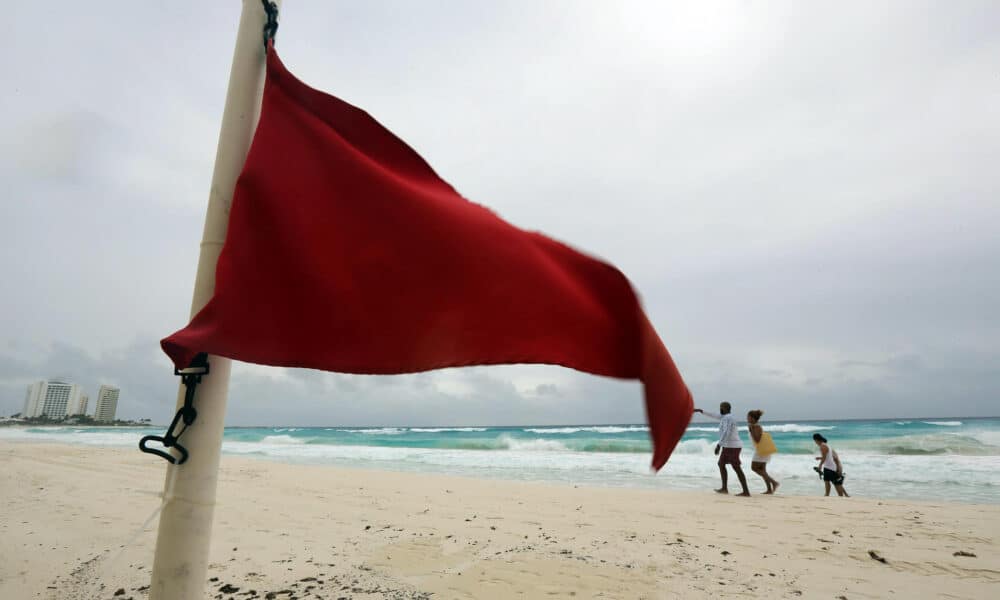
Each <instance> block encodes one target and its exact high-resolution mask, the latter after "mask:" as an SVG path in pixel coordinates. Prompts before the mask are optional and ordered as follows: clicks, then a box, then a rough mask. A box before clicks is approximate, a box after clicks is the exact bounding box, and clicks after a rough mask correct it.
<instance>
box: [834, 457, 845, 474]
mask: <svg viewBox="0 0 1000 600" xmlns="http://www.w3.org/2000/svg"><path fill="white" fill-rule="evenodd" d="M833 462H835V463H837V475H843V474H844V467H843V465H841V464H840V457H839V456H837V453H836V452H834V453H833Z"/></svg>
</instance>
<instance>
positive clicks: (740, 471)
mask: <svg viewBox="0 0 1000 600" xmlns="http://www.w3.org/2000/svg"><path fill="white" fill-rule="evenodd" d="M733 470H734V471H736V476H737V477H739V479H740V485H742V486H743V493H742V494H736V495H737V496H749V495H750V488H748V487H747V476H746V475H744V474H743V467H741V466H739V465H733Z"/></svg>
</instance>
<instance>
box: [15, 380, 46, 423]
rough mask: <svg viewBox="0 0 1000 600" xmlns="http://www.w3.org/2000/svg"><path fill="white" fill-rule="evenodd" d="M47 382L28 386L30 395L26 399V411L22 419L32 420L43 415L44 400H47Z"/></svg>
mask: <svg viewBox="0 0 1000 600" xmlns="http://www.w3.org/2000/svg"><path fill="white" fill-rule="evenodd" d="M45 387H46V385H45V382H44V381H36V382H35V383H33V384H31V385H29V386H28V395H27V396H25V398H24V410H23V411H21V417H23V418H25V419H30V418H32V417H37V416H39V415H41V414H42V399H43V398H45Z"/></svg>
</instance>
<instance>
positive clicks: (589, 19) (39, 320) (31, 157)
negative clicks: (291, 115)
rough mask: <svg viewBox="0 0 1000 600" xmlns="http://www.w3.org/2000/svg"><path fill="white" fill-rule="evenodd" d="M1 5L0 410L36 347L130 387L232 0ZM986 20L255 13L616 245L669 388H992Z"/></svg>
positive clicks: (993, 226) (524, 383)
mask: <svg viewBox="0 0 1000 600" xmlns="http://www.w3.org/2000/svg"><path fill="white" fill-rule="evenodd" d="M12 10H13V14H12V15H11V16H10V19H11V20H12V22H16V23H17V24H18V26H17V27H14V28H12V29H11V30H10V31H9V32H8V35H5V36H4V37H3V38H0V56H3V57H4V58H2V59H0V60H3V61H4V65H3V66H4V73H5V94H4V95H3V96H2V97H0V109H2V110H0V176H2V180H3V186H2V188H0V273H2V274H3V282H4V285H3V294H2V295H0V314H2V315H3V317H2V321H0V413H3V412H7V413H10V412H14V411H16V410H19V408H20V405H21V402H22V401H23V395H24V385H26V384H27V383H28V382H29V381H30V380H31V379H33V378H43V377H55V376H67V377H75V378H78V379H79V380H80V381H81V383H84V384H85V385H89V386H96V385H97V383H98V382H103V381H105V380H107V381H109V382H118V383H120V384H121V385H122V387H123V403H122V412H123V414H125V415H126V416H135V417H145V416H149V417H152V418H154V419H157V420H162V419H164V418H165V417H167V416H169V412H170V407H171V406H172V404H173V401H174V393H175V388H176V382H175V381H174V378H173V377H172V375H171V374H170V368H169V365H168V363H167V361H166V359H165V358H164V357H163V356H162V355H161V354H160V352H159V349H158V347H157V345H156V340H157V339H158V338H159V337H162V336H164V335H166V334H168V333H170V332H171V331H173V330H175V329H177V328H179V327H181V326H182V325H183V324H184V322H185V320H186V318H187V316H188V308H189V303H190V294H191V285H192V279H193V273H194V265H195V261H196V259H197V249H198V241H199V238H200V233H201V226H202V219H203V215H204V203H205V199H206V198H207V192H208V184H209V178H210V176H211V169H212V160H213V157H214V151H215V143H216V137H217V135H218V127H219V119H220V117H221V111H222V105H223V100H224V94H225V87H226V76H227V74H228V68H229V61H230V59H231V55H232V41H233V40H232V38H233V34H234V32H235V26H236V22H237V17H238V15H237V14H236V13H237V11H238V6H237V5H229V4H226V3H208V4H207V5H206V6H201V7H199V10H198V12H197V14H196V15H195V14H193V13H191V11H190V10H189V8H187V7H184V6H183V5H178V4H172V3H163V4H162V5H146V4H144V3H117V4H116V5H115V6H113V7H110V8H108V9H107V11H108V12H109V13H113V14H114V19H110V20H109V19H107V18H105V15H104V14H103V13H102V14H97V13H95V12H94V11H92V10H90V9H89V8H88V7H86V6H83V5H74V4H67V5H65V6H60V7H59V9H58V10H53V8H52V7H51V6H49V5H45V4H39V3H20V4H17V5H15V6H13V7H12ZM57 13H58V14H57ZM998 31H1000V8H998V7H997V6H996V5H995V4H994V3H991V2H965V3H961V4H958V5H955V4H941V3H912V2H888V3H881V4H879V5H877V6H869V5H860V4H859V5H848V6H836V7H817V6H809V5H803V4H801V3H785V4H782V3H778V4H775V3H772V4H768V5H762V6H755V5H740V6H734V5H727V6H726V7H724V8H722V7H721V5H718V6H713V5H710V4H706V3H700V2H691V3H669V4H667V3H652V2H623V3H613V4H612V3H606V2H554V3H541V4H539V3H528V2H495V3H488V4H481V3H477V4H470V3H464V2H444V3H438V4H433V5H426V4H424V5H419V6H418V5H412V6H411V5H409V4H407V3H398V2H370V3H364V4H356V3H341V2H331V3H319V4H316V5H314V6H304V5H303V6H299V5H298V4H296V3H289V6H286V7H285V9H284V14H283V16H282V25H281V29H280V31H279V37H278V47H279V49H280V51H281V53H282V58H283V59H284V61H285V62H286V64H287V65H288V66H289V67H290V68H291V69H292V70H293V71H294V72H296V73H297V74H298V75H299V76H300V77H302V78H303V79H304V80H305V81H307V82H309V83H310V84H312V85H314V86H316V87H319V88H321V89H327V90H329V91H331V92H333V93H335V94H338V95H340V96H342V97H344V98H345V99H347V100H349V101H352V102H355V103H357V104H359V105H361V106H364V107H365V108H366V109H368V110H369V111H370V112H371V113H372V114H374V115H375V116H376V117H377V118H379V119H380V120H382V121H383V122H384V123H385V124H386V125H387V126H389V127H390V128H391V129H393V130H394V131H396V132H397V133H398V134H399V135H400V136H401V137H403V138H404V139H406V140H407V141H408V142H410V143H411V144H412V145H413V146H414V147H415V148H417V149H418V150H419V151H420V152H421V153H422V154H423V155H424V156H425V157H426V158H427V159H428V160H429V161H430V162H431V164H432V165H434V167H435V168H436V169H437V170H438V171H439V172H440V173H442V174H443V175H444V176H445V177H446V178H447V179H449V181H451V182H452V183H453V184H454V185H455V186H456V187H457V188H458V189H459V190H460V191H461V192H462V193H463V194H465V195H466V196H468V197H470V198H472V199H473V200H476V201H477V202H480V203H483V204H485V205H487V206H489V207H491V208H493V209H495V210H496V211H497V212H498V213H499V214H501V215H502V216H504V217H505V218H507V219H509V220H511V221H512V222H514V223H516V224H518V225H521V226H524V227H527V228H529V229H537V230H541V231H544V232H546V233H549V234H551V235H552V236H554V237H556V238H558V239H561V240H564V241H567V242H569V243H570V244H572V245H573V246H576V247H578V248H581V249H584V250H586V251H587V252H590V253H592V254H594V255H596V256H600V257H603V258H606V259H608V260H610V261H612V262H613V263H615V264H616V265H618V266H619V267H620V268H622V270H623V271H625V272H626V273H627V274H629V276H630V277H631V278H632V280H633V281H634V282H635V284H636V287H637V288H638V289H639V290H640V292H641V294H642V296H643V299H644V302H645V304H646V306H647V308H648V310H649V312H650V315H651V318H652V320H653V322H654V324H656V325H657V326H658V328H659V330H660V332H661V334H662V335H663V337H664V339H665V341H666V342H667V345H668V347H669V348H670V349H671V352H672V353H673V355H674V357H675V359H676V360H677V362H678V365H679V366H680V367H681V369H682V372H683V373H684V375H685V377H686V379H687V380H688V382H689V384H690V386H691V388H692V390H693V391H694V393H695V396H696V398H697V399H698V401H699V402H700V403H716V402H718V401H719V400H723V399H725V400H732V401H735V402H737V403H738V405H739V406H743V405H750V404H753V405H757V406H760V407H762V408H765V409H767V410H768V411H769V415H771V416H774V417H775V418H777V417H778V416H780V415H787V416H788V417H790V418H802V417H810V416H811V417H836V416H851V417H862V416H897V415H913V414H920V415H931V414H941V415H949V416H951V415H987V414H995V413H996V412H997V409H996V406H997V396H998V392H1000V376H998V375H997V373H1000V369H997V368H996V367H997V365H998V364H1000V347H998V346H997V344H996V343H995V340H996V339H998V336H1000V317H998V314H997V309H996V307H997V306H1000V277H998V276H997V275H996V271H997V269H996V263H997V260H998V258H1000V241H998V240H1000V238H998V237H997V235H996V230H997V223H1000V202H997V200H996V199H997V198H1000V176H998V175H997V169H996V168H995V165H996V162H997V157H998V156H1000V118H998V114H997V109H996V107H997V106H1000V77H998V76H997V62H996V57H997V56H1000V34H998V33H997V32H998ZM95 389H96V387H95ZM639 398H640V393H639V390H638V389H637V387H636V386H635V385H634V384H628V383H623V382H612V381H607V380H602V379H598V378H592V377H588V376H585V375H581V374H577V373H574V372H570V371H565V370H560V369H555V368H549V367H532V368H527V367H526V368H521V367H512V368H497V369H494V368H490V369H471V370H467V371H446V372H442V373H435V374H425V375H415V376H406V377H390V378H366V377H352V376H341V375H330V374H323V373H316V372H310V371H287V370H279V369H272V370H267V369H261V368H256V367H246V368H238V369H237V370H236V371H235V373H234V378H233V384H232V398H231V401H230V404H229V417H230V421H231V422H233V423H235V424H248V423H263V422H273V421H275V420H278V421H281V422H287V423H293V422H296V423H305V422H316V421H322V422H328V423H341V422H342V423H354V424H379V423H402V422H412V423H421V424H470V423H485V422H503V423H513V422H518V423H535V422H537V423H558V422H565V421H574V422H602V421H603V422H625V421H637V420H641V418H642V410H641V404H640V400H639ZM278 407H280V413H279V414H280V415H281V418H277V417H275V416H274V415H275V414H276V413H275V411H276V410H277V408H278ZM156 413H159V414H156Z"/></svg>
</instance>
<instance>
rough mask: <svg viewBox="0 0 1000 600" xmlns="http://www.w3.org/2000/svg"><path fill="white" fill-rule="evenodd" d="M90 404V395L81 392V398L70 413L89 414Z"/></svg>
mask: <svg viewBox="0 0 1000 600" xmlns="http://www.w3.org/2000/svg"><path fill="white" fill-rule="evenodd" d="M88 404H90V396H88V395H87V394H80V400H79V402H77V403H76V407H75V408H74V409H73V411H72V412H70V413H69V414H70V415H85V414H87V405H88Z"/></svg>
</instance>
